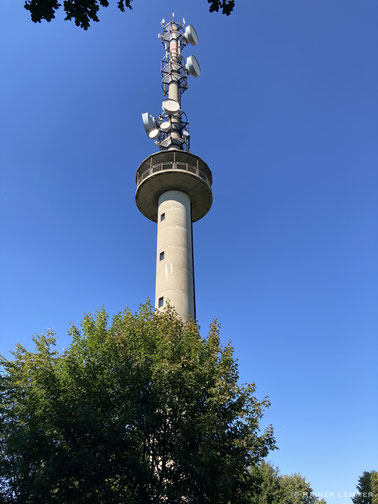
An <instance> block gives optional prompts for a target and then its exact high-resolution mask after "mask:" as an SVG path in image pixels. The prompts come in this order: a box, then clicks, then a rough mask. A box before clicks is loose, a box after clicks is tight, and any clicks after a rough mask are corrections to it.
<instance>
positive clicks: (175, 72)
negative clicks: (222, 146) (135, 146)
mask: <svg viewBox="0 0 378 504" xmlns="http://www.w3.org/2000/svg"><path fill="white" fill-rule="evenodd" d="M161 25H162V29H163V30H162V32H161V33H159V35H158V37H159V39H160V40H161V42H162V44H163V47H164V51H165V54H164V57H163V59H162V60H161V66H160V71H161V76H162V79H161V87H162V90H163V93H164V97H165V99H164V100H163V103H162V112H161V113H160V114H159V115H158V117H157V118H155V117H153V116H152V115H151V114H149V113H148V112H146V113H144V114H142V120H143V125H144V128H145V130H146V133H147V135H148V136H149V137H150V138H152V139H156V140H155V144H156V145H157V146H158V147H159V148H160V150H166V149H170V150H171V149H176V150H177V149H178V150H186V151H190V134H189V123H188V119H187V117H186V114H185V112H184V111H183V110H182V109H181V95H182V94H183V93H184V92H185V91H186V90H187V89H188V75H192V76H193V77H198V76H199V75H200V73H201V69H200V66H199V63H198V61H197V59H196V58H195V56H189V57H188V58H187V59H186V61H185V60H184V57H183V56H182V51H183V49H184V48H185V46H186V45H187V44H191V45H197V44H198V36H197V33H196V30H195V29H194V27H193V26H192V25H187V26H186V23H185V19H183V22H182V24H180V23H178V22H177V21H175V15H174V14H173V15H172V20H171V21H169V22H168V23H166V22H165V20H164V19H163V20H162V22H161Z"/></svg>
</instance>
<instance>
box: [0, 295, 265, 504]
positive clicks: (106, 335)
mask: <svg viewBox="0 0 378 504" xmlns="http://www.w3.org/2000/svg"><path fill="white" fill-rule="evenodd" d="M70 335H71V337H72V343H71V345H70V347H69V348H68V349H66V350H64V351H63V352H62V353H59V352H58V351H57V349H56V346H55V343H56V342H55V336H54V334H53V333H48V334H46V335H42V336H38V337H36V338H35V339H34V341H35V350H33V351H28V350H26V349H25V348H23V347H22V346H20V345H18V346H17V348H16V350H15V352H14V354H13V358H12V359H5V358H2V359H1V365H2V370H3V371H2V373H1V375H0V393H1V405H0V450H1V460H0V501H1V502H2V503H4V504H10V503H13V504H15V503H16V504H41V503H44V504H50V503H61V504H67V503H69V502H72V503H75V504H87V503H88V504H89V503H90V504H100V503H101V504H104V503H106V504H108V503H109V504H110V503H111V504H118V503H122V504H142V503H143V504H146V503H163V502H169V503H170V504H175V503H182V502H183V497H185V498H186V500H185V502H188V503H193V504H195V503H198V504H199V503H201V504H205V503H217V504H218V503H219V504H222V503H224V504H228V503H235V504H236V503H237V504H242V503H244V502H248V500H247V499H246V497H245V489H246V488H247V486H248V485H249V484H250V480H251V475H250V473H249V471H248V467H249V466H251V465H252V466H253V465H255V464H257V463H258V462H259V461H261V459H262V458H263V457H265V456H266V455H267V454H268V452H269V450H271V449H273V448H274V447H275V441H274V438H273V432H272V428H271V426H270V427H268V428H267V429H266V430H265V431H264V432H263V433H260V432H259V420H260V418H261V417H262V415H263V412H264V410H265V408H266V407H267V406H268V405H269V402H268V400H267V399H266V398H265V399H264V400H262V401H258V400H257V399H256V398H255V397H254V392H255V386H254V385H253V384H251V385H246V386H240V385H239V384H238V368H237V364H236V362H235V359H234V358H233V349H232V347H231V346H230V345H227V346H225V347H223V346H221V344H220V340H219V328H218V325H217V324H216V323H213V324H212V325H211V327H210V331H209V334H208V336H207V337H206V338H201V336H200V334H199V328H198V326H197V325H196V324H194V323H186V324H184V323H183V322H182V321H181V319H180V318H179V317H178V316H177V315H176V314H175V312H174V311H173V310H172V309H171V308H168V309H167V311H165V312H163V313H155V312H154V311H153V309H152V307H151V306H150V305H149V304H147V305H144V306H142V307H141V309H140V312H139V313H137V314H132V313H131V312H130V311H129V310H125V311H124V312H123V313H120V314H118V315H116V316H115V317H114V318H113V320H112V322H111V323H109V320H108V316H107V314H106V312H105V311H104V310H101V311H99V312H98V313H96V315H95V316H91V315H90V314H89V315H86V316H85V317H84V319H83V321H82V324H81V329H79V328H78V327H76V326H74V325H72V327H71V330H70Z"/></svg>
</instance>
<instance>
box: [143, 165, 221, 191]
mask: <svg viewBox="0 0 378 504" xmlns="http://www.w3.org/2000/svg"><path fill="white" fill-rule="evenodd" d="M163 170H175V171H183V172H189V173H193V174H194V175H197V177H200V178H201V179H202V180H203V181H204V182H206V184H207V185H208V186H209V187H210V188H211V182H210V180H209V178H208V177H207V175H206V174H205V173H204V172H203V171H202V170H200V169H199V168H198V166H193V165H190V164H188V163H182V162H181V161H178V162H176V163H172V162H168V163H158V164H156V165H153V166H149V167H146V168H144V170H143V171H141V169H139V170H138V172H137V180H136V182H137V186H139V184H140V183H141V182H143V180H145V179H146V178H147V177H149V176H150V175H153V174H154V173H156V172H160V171H163Z"/></svg>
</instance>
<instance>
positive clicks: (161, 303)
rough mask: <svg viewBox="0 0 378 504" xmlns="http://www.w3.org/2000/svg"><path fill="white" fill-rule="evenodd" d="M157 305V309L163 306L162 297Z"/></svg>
mask: <svg viewBox="0 0 378 504" xmlns="http://www.w3.org/2000/svg"><path fill="white" fill-rule="evenodd" d="M158 305H159V308H161V307H162V306H163V305H164V298H163V297H161V298H159V301H158Z"/></svg>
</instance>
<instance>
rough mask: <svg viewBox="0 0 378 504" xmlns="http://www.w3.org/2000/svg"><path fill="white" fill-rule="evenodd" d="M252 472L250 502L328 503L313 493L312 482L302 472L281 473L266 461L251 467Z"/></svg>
mask: <svg viewBox="0 0 378 504" xmlns="http://www.w3.org/2000/svg"><path fill="white" fill-rule="evenodd" d="M250 472H251V475H252V482H253V487H252V488H253V491H252V492H251V496H250V504H326V503H325V501H324V500H323V499H322V500H319V499H318V498H317V497H316V496H315V495H314V494H313V491H312V488H311V486H310V483H308V482H307V481H306V479H305V478H304V477H303V476H301V475H300V474H291V475H287V474H283V475H280V474H279V471H278V469H277V468H276V467H273V466H272V465H271V464H268V463H266V462H261V463H260V464H259V465H256V466H254V467H251V469H250Z"/></svg>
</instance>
